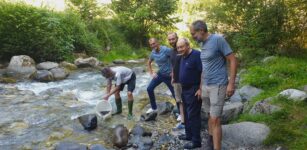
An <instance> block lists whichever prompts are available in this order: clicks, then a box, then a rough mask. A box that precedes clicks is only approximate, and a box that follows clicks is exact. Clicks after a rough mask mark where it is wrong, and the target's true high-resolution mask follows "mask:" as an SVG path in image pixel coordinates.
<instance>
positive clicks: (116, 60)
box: [113, 59, 126, 64]
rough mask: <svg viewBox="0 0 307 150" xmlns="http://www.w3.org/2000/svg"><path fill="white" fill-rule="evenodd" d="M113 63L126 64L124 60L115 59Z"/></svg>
mask: <svg viewBox="0 0 307 150" xmlns="http://www.w3.org/2000/svg"><path fill="white" fill-rule="evenodd" d="M113 63H114V64H125V63H126V62H125V61H124V60H122V59H115V60H113Z"/></svg>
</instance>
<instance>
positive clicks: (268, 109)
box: [249, 98, 281, 115]
mask: <svg viewBox="0 0 307 150" xmlns="http://www.w3.org/2000/svg"><path fill="white" fill-rule="evenodd" d="M272 99H273V98H267V99H264V100H261V101H259V102H257V103H255V104H254V106H253V107H252V109H251V110H250V111H249V114H252V115H255V114H272V113H273V112H275V111H278V110H280V109H281V108H280V107H279V106H275V105H272V104H270V101H272Z"/></svg>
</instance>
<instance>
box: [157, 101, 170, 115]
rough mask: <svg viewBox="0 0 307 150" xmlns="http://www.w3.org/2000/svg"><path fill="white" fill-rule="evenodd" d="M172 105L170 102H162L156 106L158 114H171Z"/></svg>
mask: <svg viewBox="0 0 307 150" xmlns="http://www.w3.org/2000/svg"><path fill="white" fill-rule="evenodd" d="M173 108H174V105H173V104H172V103H170V102H162V103H159V104H158V114H159V115H165V114H167V113H170V112H172V110H173Z"/></svg>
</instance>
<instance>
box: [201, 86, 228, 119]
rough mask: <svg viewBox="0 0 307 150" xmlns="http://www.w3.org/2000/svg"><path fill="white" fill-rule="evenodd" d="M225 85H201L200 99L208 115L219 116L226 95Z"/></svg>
mask: <svg viewBox="0 0 307 150" xmlns="http://www.w3.org/2000/svg"><path fill="white" fill-rule="evenodd" d="M226 87H227V86H226V85H204V86H202V100H203V104H202V107H204V110H205V112H206V113H210V116H213V117H221V116H222V113H223V107H224V103H225V97H226Z"/></svg>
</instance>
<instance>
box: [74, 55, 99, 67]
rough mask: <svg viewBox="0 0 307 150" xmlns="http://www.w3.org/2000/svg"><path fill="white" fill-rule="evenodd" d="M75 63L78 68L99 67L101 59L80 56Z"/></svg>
mask: <svg viewBox="0 0 307 150" xmlns="http://www.w3.org/2000/svg"><path fill="white" fill-rule="evenodd" d="M74 63H75V65H76V66H77V67H78V68H84V67H97V66H98V65H99V61H98V60H97V58H95V57H89V58H78V59H76V60H75V62H74Z"/></svg>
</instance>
